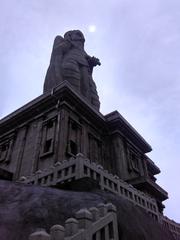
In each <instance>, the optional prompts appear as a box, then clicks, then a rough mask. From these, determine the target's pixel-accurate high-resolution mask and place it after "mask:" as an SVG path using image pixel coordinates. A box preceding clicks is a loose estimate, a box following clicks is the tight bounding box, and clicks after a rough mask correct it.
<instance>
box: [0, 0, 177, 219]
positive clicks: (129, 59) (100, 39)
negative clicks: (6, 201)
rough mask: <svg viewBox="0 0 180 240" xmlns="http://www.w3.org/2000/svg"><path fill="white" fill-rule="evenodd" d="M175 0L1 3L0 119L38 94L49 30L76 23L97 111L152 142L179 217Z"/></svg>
mask: <svg viewBox="0 0 180 240" xmlns="http://www.w3.org/2000/svg"><path fill="white" fill-rule="evenodd" d="M179 23H180V1H179V0H106V1H104V0H98V1H92V0H91V1H90V0H71V1H67V0H61V1H60V0H6V1H2V2H1V8H0V75H1V78H0V86H1V87H0V117H3V116H5V115H7V114H8V113H10V112H12V111H13V110H15V109H17V108H19V107H21V106H22V105H23V104H25V103H27V102H28V101H30V100H32V99H33V98H35V97H37V96H39V95H40V94H41V93H42V87H43V82H44V77H45V74H46V70H47V67H48V65H49V60H50V54H51V49H52V43H53V40H54V37H55V36H56V35H58V34H59V35H63V34H64V33H65V32H66V31H67V30H71V29H80V30H82V31H83V32H84V34H85V37H86V45H85V48H86V51H87V52H88V54H90V55H94V56H97V57H99V58H100V60H101V63H102V66H101V67H97V68H96V69H95V71H94V80H95V82H96V84H97V88H98V92H99V95H100V101H101V112H102V113H103V114H106V113H109V112H111V111H113V110H116V109H117V110H118V111H119V112H120V113H121V114H122V115H123V116H124V117H125V118H126V119H127V120H128V121H129V122H130V123H131V124H132V125H133V126H134V127H135V128H136V129H137V131H138V132H139V133H140V134H141V135H142V136H143V137H144V138H145V139H146V140H147V141H148V142H149V143H150V145H151V146H152V147H153V151H152V153H150V154H149V156H150V157H151V158H152V160H153V161H154V162H155V163H156V164H157V165H158V166H159V167H160V169H161V171H162V173H161V174H159V176H158V183H159V184H160V185H161V186H162V187H164V188H165V189H166V190H167V191H168V192H169V200H167V201H166V202H165V205H166V209H165V214H166V215H167V216H169V217H170V218H174V219H175V220H176V221H179V222H180V212H179V203H180V190H179V183H180V163H179V161H180V159H179V151H180V146H179V145H180V140H179V139H180V137H179V136H180V127H179V125H180V104H179V102H180V67H179V64H180V24H179Z"/></svg>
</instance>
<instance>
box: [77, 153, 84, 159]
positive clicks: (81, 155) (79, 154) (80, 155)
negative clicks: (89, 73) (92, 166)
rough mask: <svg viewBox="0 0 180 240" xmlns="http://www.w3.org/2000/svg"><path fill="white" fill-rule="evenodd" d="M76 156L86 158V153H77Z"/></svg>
mask: <svg viewBox="0 0 180 240" xmlns="http://www.w3.org/2000/svg"><path fill="white" fill-rule="evenodd" d="M76 157H78V158H84V155H83V154H82V153H78V154H76Z"/></svg>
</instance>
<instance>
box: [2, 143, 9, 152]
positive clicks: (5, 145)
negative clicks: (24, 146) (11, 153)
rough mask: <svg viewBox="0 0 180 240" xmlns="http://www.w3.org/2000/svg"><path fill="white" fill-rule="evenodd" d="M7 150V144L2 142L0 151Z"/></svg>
mask: <svg viewBox="0 0 180 240" xmlns="http://www.w3.org/2000/svg"><path fill="white" fill-rule="evenodd" d="M7 150H8V144H3V145H2V146H1V151H2V152H5V151H7Z"/></svg>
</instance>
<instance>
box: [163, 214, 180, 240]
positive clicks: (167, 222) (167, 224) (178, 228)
mask: <svg viewBox="0 0 180 240" xmlns="http://www.w3.org/2000/svg"><path fill="white" fill-rule="evenodd" d="M162 224H163V227H164V228H165V229H168V230H169V231H170V232H171V233H172V235H173V236H174V239H175V240H180V224H179V223H176V222H175V221H173V220H171V219H169V218H168V217H166V216H162Z"/></svg>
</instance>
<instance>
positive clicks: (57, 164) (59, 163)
mask: <svg viewBox="0 0 180 240" xmlns="http://www.w3.org/2000/svg"><path fill="white" fill-rule="evenodd" d="M61 164H62V163H61V162H59V161H58V162H56V163H55V164H54V166H55V167H56V166H60V165H61Z"/></svg>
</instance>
